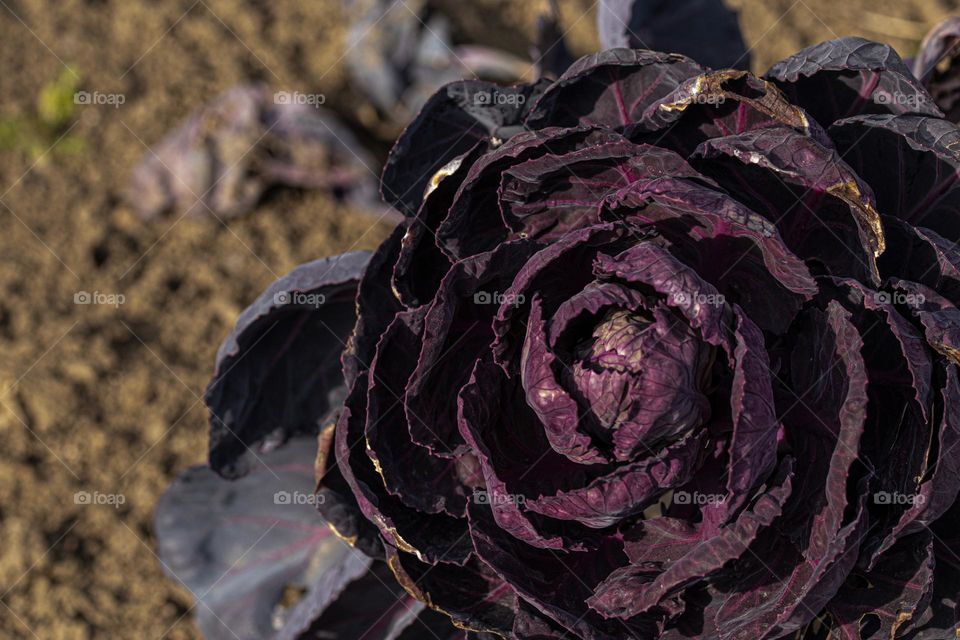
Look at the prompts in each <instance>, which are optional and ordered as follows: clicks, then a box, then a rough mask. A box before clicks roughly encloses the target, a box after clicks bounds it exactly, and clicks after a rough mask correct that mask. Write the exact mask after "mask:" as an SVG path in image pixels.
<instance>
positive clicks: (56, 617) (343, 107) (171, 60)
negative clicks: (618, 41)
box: [0, 0, 958, 640]
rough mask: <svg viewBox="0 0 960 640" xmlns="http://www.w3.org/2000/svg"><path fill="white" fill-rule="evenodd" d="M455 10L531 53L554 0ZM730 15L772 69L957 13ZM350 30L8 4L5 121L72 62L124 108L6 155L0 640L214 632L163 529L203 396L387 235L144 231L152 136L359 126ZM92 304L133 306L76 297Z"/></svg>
mask: <svg viewBox="0 0 960 640" xmlns="http://www.w3.org/2000/svg"><path fill="white" fill-rule="evenodd" d="M444 1H446V2H449V3H452V4H451V6H456V7H457V10H456V11H455V12H454V15H456V16H457V19H458V29H459V30H460V32H461V33H464V34H469V35H470V36H471V37H475V38H476V39H477V40H479V41H481V42H485V43H489V44H499V45H502V46H505V47H507V48H509V49H511V50H513V51H515V52H518V53H526V50H527V47H526V44H525V43H526V42H527V40H528V38H529V37H530V35H531V34H532V31H533V27H534V24H535V17H536V13H537V11H538V10H539V5H538V3H536V2H528V1H527V0H475V1H474V2H471V3H463V2H461V1H460V0H457V1H456V2H454V0H444ZM730 3H731V4H732V5H734V6H736V7H737V8H739V9H740V10H741V21H742V24H743V27H744V34H745V39H746V41H747V43H748V45H750V46H751V47H752V49H753V54H754V63H755V64H754V66H755V68H756V69H757V70H762V69H765V68H766V67H767V66H769V64H770V63H772V62H774V61H776V60H778V59H780V58H782V57H784V56H786V55H789V54H790V53H792V52H794V51H795V50H797V49H799V48H801V47H803V46H806V45H809V44H812V43H814V42H818V41H820V40H825V39H829V38H834V37H838V36H840V35H862V36H864V37H868V38H873V39H878V40H884V41H887V42H890V43H891V44H893V45H895V46H896V47H897V48H898V50H900V51H901V53H903V54H905V55H910V54H912V53H913V51H914V50H915V48H916V45H917V43H918V42H919V39H920V38H921V37H922V36H923V34H924V33H925V32H926V30H927V29H928V28H929V27H930V26H932V25H933V24H934V23H935V22H936V21H937V20H939V19H940V18H942V17H943V16H945V15H947V14H948V13H950V12H952V11H956V10H957V9H958V7H957V4H958V3H957V2H947V1H945V0H926V1H924V0H847V1H846V2H836V1H835V0H730ZM561 5H562V14H563V19H564V23H565V26H566V27H568V28H570V30H571V31H570V36H571V38H572V43H573V46H574V48H575V49H576V50H577V52H578V53H584V52H587V51H590V50H592V49H593V48H595V47H596V38H595V36H594V34H593V24H594V18H593V13H592V12H591V11H588V9H590V7H591V2H588V1H587V0H563V1H562V2H561ZM585 11H586V13H584V12H585ZM491 16H497V17H498V18H497V20H496V23H495V24H494V23H493V22H491ZM347 17H348V16H347V15H346V14H345V12H344V8H343V4H342V1H341V0H310V1H306V0H303V1H297V0H258V1H255V0H243V1H242V2H237V1H231V0H177V1H169V2H163V3H156V2H147V1H145V0H3V1H2V2H0V69H2V70H3V71H2V73H0V95H2V96H3V100H2V101H0V125H2V123H4V122H8V123H9V122H16V123H20V124H18V125H17V126H18V127H22V128H23V129H24V130H27V129H29V124H23V123H29V122H30V120H31V118H33V117H34V115H35V114H36V112H37V106H36V105H37V100H38V96H39V95H40V94H41V93H42V91H43V89H44V87H46V86H48V85H49V84H50V83H51V82H53V81H54V80H55V79H56V78H57V77H58V76H60V75H61V74H62V73H63V72H64V71H63V70H64V65H69V66H70V67H71V68H72V69H73V70H74V71H75V72H76V73H77V74H78V76H79V77H80V80H79V88H81V89H83V90H86V91H89V92H94V91H99V92H101V93H104V94H112V93H118V94H123V95H124V97H125V102H124V104H122V105H120V106H119V107H116V108H114V107H113V106H111V105H96V104H91V105H82V106H81V107H79V108H78V109H77V111H76V113H75V114H74V116H73V118H72V120H71V121H70V124H69V125H68V126H69V131H68V133H67V134H66V136H65V138H64V139H63V141H62V143H61V144H60V145H58V146H57V148H55V149H54V150H51V151H45V150H46V149H47V148H48V147H49V146H50V144H51V143H52V142H53V141H54V139H55V136H54V137H53V138H50V137H47V138H44V137H43V135H40V136H39V137H37V138H35V139H33V140H32V141H28V142H23V143H22V144H16V145H13V146H12V148H11V147H8V148H6V149H4V150H0V225H2V226H0V229H2V231H0V354H2V357H0V442H2V443H3V444H2V447H0V541H2V552H0V605H2V606H0V637H5V638H42V639H43V640H47V639H61V638H62V639H71V640H72V639H86V638H162V637H166V638H177V639H187V638H197V637H198V635H197V633H196V631H195V629H194V627H193V626H192V623H191V620H190V615H189V609H190V607H191V598H190V596H189V594H188V593H187V592H186V591H184V590H182V589H180V588H179V587H177V586H175V585H174V584H173V583H172V582H170V581H169V580H168V579H166V578H165V576H164V575H163V573H162V571H161V569H160V566H159V563H158V561H157V559H156V557H155V556H154V555H153V538H152V535H153V534H152V530H151V514H152V511H153V508H154V505H155V503H156V500H157V498H158V497H159V495H160V493H161V492H162V491H163V489H164V488H165V487H166V485H167V484H168V483H169V482H170V481H171V479H172V478H173V477H174V476H175V475H176V474H177V473H178V472H179V471H181V470H182V469H184V468H186V467H188V466H190V465H194V464H198V463H202V462H203V460H204V454H205V446H206V445H205V437H206V430H205V423H206V412H205V410H204V409H203V405H202V403H201V402H200V396H201V395H202V392H203V388H204V385H205V384H206V382H207V380H208V378H209V377H210V375H211V369H212V364H213V359H214V354H215V352H216V349H217V346H218V345H219V343H220V341H221V339H222V338H223V337H224V336H225V334H226V333H227V332H228V331H229V329H230V327H231V326H232V324H233V322H234V320H235V319H236V317H237V315H238V314H239V313H240V311H241V310H242V309H243V308H244V306H246V305H247V304H249V303H250V302H251V301H252V300H253V299H254V298H255V296H256V295H257V294H258V293H259V292H260V291H261V290H262V289H263V288H264V287H266V285H267V284H269V282H270V281H272V280H273V279H275V278H276V277H278V276H279V275H282V274H283V273H285V272H286V271H288V270H290V269H291V268H293V267H294V266H295V265H297V264H299V263H301V262H305V261H307V260H311V259H314V258H317V257H321V256H324V255H330V254H335V253H340V252H342V251H346V250H350V249H358V248H373V247H375V246H376V245H377V243H378V242H379V241H380V240H381V239H382V238H383V237H385V234H386V233H387V232H388V231H389V229H388V227H387V225H386V224H384V223H380V222H377V221H376V220H375V219H374V218H372V217H370V216H369V215H366V214H363V213H361V212H358V211H352V210H350V209H347V208H344V207H341V206H338V205H336V204H334V203H333V202H331V201H330V200H329V199H328V198H327V197H326V196H325V195H324V194H322V193H319V192H309V191H293V190H276V191H273V192H271V193H269V194H268V195H267V197H266V198H265V199H264V201H263V202H262V203H261V204H260V205H259V206H258V207H257V208H256V209H255V210H254V211H252V212H250V213H249V214H246V215H243V216H240V217H238V218H235V219H232V220H229V221H225V222H220V221H218V220H216V219H214V218H211V217H187V218H180V217H178V215H177V214H173V215H168V216H166V217H163V218H159V219H156V220H151V221H150V222H144V221H143V220H141V219H140V218H138V217H137V215H136V214H135V213H134V212H133V209H132V208H131V207H130V206H129V205H128V204H127V203H126V202H125V201H124V198H123V193H124V189H125V185H126V181H127V178H128V176H129V171H130V168H131V167H132V166H133V165H134V164H135V163H136V161H137V160H138V159H139V158H140V157H141V156H142V155H143V154H144V153H145V152H146V150H147V148H148V145H154V144H156V143H157V142H158V141H159V140H160V139H161V138H162V137H163V135H164V134H165V133H166V132H167V131H169V130H170V129H171V128H172V127H174V126H175V125H176V124H177V123H179V122H180V121H181V120H182V119H183V118H184V117H185V116H186V115H187V114H188V113H189V112H190V111H192V110H193V109H195V108H196V107H198V106H200V105H202V104H204V103H206V102H208V101H209V100H211V99H212V98H214V97H215V96H216V95H218V94H219V93H221V92H222V91H224V90H226V89H228V88H230V87H232V86H234V85H236V84H238V83H242V82H247V81H250V80H261V81H263V82H266V83H269V84H270V85H272V86H274V87H277V88H278V89H279V88H289V89H290V90H293V89H299V90H306V89H314V90H319V91H322V92H323V93H324V94H325V95H326V96H327V97H328V106H331V107H332V108H334V109H335V110H338V111H340V112H342V113H344V114H346V115H345V117H347V118H348V119H350V118H351V117H352V116H351V114H352V113H353V112H354V111H356V110H355V109H354V105H355V103H356V96H355V95H354V94H352V92H351V91H350V87H349V84H348V80H347V78H346V75H345V70H344V68H343V65H342V59H341V57H342V53H343V46H344V45H343V40H344V32H345V25H346V20H347ZM25 139H26V138H25ZM377 151H378V153H379V154H380V155H381V157H382V153H383V151H384V150H383V149H378V150H377ZM81 292H87V293H89V294H91V297H95V298H96V300H97V301H100V302H113V303H116V304H76V303H75V296H76V295H77V294H78V293H81ZM94 294H96V295H94ZM111 296H113V297H111ZM121 296H122V298H121ZM78 492H86V494H89V495H91V496H93V498H92V500H91V501H90V502H91V504H84V503H83V502H84V500H83V497H84V496H85V495H86V494H84V493H78ZM121 501H122V504H110V503H117V502H121Z"/></svg>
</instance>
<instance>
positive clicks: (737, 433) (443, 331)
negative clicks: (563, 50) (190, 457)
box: [171, 3, 960, 640]
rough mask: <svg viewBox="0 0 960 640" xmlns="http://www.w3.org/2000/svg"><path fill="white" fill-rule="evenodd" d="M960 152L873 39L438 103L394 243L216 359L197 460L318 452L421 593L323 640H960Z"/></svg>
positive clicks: (307, 275)
mask: <svg viewBox="0 0 960 640" xmlns="http://www.w3.org/2000/svg"><path fill="white" fill-rule="evenodd" d="M705 4H709V3H705ZM620 23H623V21H622V20H621V21H620ZM620 35H621V36H622V35H623V34H620ZM610 37H611V38H613V39H614V40H615V39H616V37H618V36H617V34H612V35H611V36H610ZM621 44H628V45H631V46H636V43H630V42H626V43H621ZM679 48H680V47H678V49H679ZM736 62H737V61H736V60H731V61H730V64H731V66H737V65H736V64H735V63H736ZM958 149H960V131H958V129H957V127H956V126H955V125H954V124H953V123H952V122H950V121H949V120H947V119H945V117H944V114H943V112H942V111H941V110H940V108H939V107H938V106H937V105H936V104H935V102H934V100H933V99H932V98H931V96H930V94H929V93H928V92H927V90H926V89H925V88H924V85H923V82H922V81H921V80H920V79H918V77H917V76H915V75H914V73H913V72H912V71H911V70H910V69H909V68H908V67H907V65H905V64H904V62H903V61H902V60H901V59H900V57H899V56H898V55H897V54H896V52H895V51H893V50H892V49H891V48H890V47H888V46H886V45H882V44H879V43H875V42H870V41H866V40H863V39H859V38H844V39H839V40H834V41H830V42H825V43H823V44H820V45H816V46H813V47H810V48H808V49H805V50H803V51H801V52H799V53H797V54H796V55H794V56H791V57H790V58H788V59H786V60H783V61H782V62H779V63H777V64H775V65H774V66H773V67H771V68H770V70H769V71H767V73H765V74H763V75H762V76H757V75H753V74H751V73H750V72H748V71H744V70H739V69H736V68H719V69H713V68H708V67H705V66H702V65H701V64H698V62H696V61H695V60H694V59H692V58H690V57H687V56H685V55H681V54H677V53H659V52H655V51H651V50H649V49H638V48H628V47H615V48H609V49H606V50H604V51H602V52H600V53H596V54H593V55H588V56H586V57H583V58H581V59H580V60H578V61H576V62H575V63H574V64H572V66H570V67H569V68H568V69H567V70H566V71H565V72H564V73H563V74H562V75H560V76H559V77H558V78H557V79H556V80H541V81H539V82H536V83H531V84H525V85H518V86H511V87H504V86H499V85H496V84H492V83H487V82H482V81H469V80H468V81H458V82H454V83H452V84H448V85H446V86H445V87H443V88H442V89H440V90H439V91H438V92H437V93H436V94H435V95H433V97H432V98H430V99H429V100H428V101H427V103H426V104H425V106H424V108H423V111H422V112H421V113H420V115H419V116H418V117H417V118H416V120H414V122H412V123H411V124H410V125H409V126H408V127H407V129H406V130H405V131H404V133H403V134H402V135H401V137H400V138H399V140H398V141H397V143H396V145H395V146H394V148H393V151H392V153H391V155H390V157H389V160H388V162H387V166H386V168H385V171H384V174H383V178H382V184H381V188H382V194H383V196H384V199H385V200H386V201H387V202H388V203H390V204H391V205H393V206H394V207H395V208H396V209H397V210H399V211H400V212H402V213H403V214H404V215H405V218H404V220H403V222H401V223H400V224H399V225H398V226H397V228H396V229H395V231H394V232H393V234H392V235H391V236H390V238H389V239H388V240H386V241H385V242H384V243H383V244H382V245H381V246H380V248H379V249H377V250H376V251H375V252H374V253H373V254H372V255H367V254H358V253H353V254H348V255H344V256H340V257H338V258H331V259H326V260H321V261H317V262H314V263H310V264H308V265H304V266H303V267H300V268H298V269H296V270H295V271H293V272H292V273H291V274H289V275H288V276H286V277H284V278H282V279H281V280H280V281H278V282H277V283H275V284H274V285H272V286H271V287H270V289H268V290H267V291H266V292H265V293H264V294H263V295H262V296H261V297H260V299H258V300H257V301H256V302H255V303H254V304H253V306H251V307H250V309H248V310H247V311H246V312H244V314H243V315H242V316H241V318H240V320H239V322H238V325H237V328H236V330H235V332H234V333H233V334H232V335H231V336H230V337H229V338H228V339H227V341H226V342H225V344H224V345H223V347H222V348H221V351H220V354H219V356H218V362H217V372H216V376H215V378H214V381H213V382H212V383H211V385H210V387H209V389H208V391H207V396H206V400H207V404H208V406H209V408H210V410H211V415H212V420H211V425H212V426H211V440H210V466H211V467H212V469H213V470H214V471H216V472H217V473H219V474H220V475H221V476H224V477H226V478H238V477H242V476H245V475H246V474H247V473H248V472H249V471H251V470H252V469H255V468H259V466H260V464H261V462H262V461H261V460H260V456H261V455H265V454H264V452H267V451H276V450H282V449H284V448H285V447H291V446H296V447H300V448H301V449H302V448H303V444H302V439H301V438H299V437H297V438H295V436H303V435H304V434H307V435H316V436H317V442H318V443H319V444H318V446H317V452H316V461H315V466H316V480H317V482H318V488H317V492H316V493H315V494H313V493H311V495H313V496H314V498H315V502H316V506H317V507H318V509H319V511H320V513H321V514H322V517H323V518H324V519H325V521H326V523H327V525H328V526H329V527H330V529H331V530H332V531H334V532H336V533H337V535H339V536H340V537H341V538H342V539H344V540H346V541H348V542H349V544H350V545H351V546H352V547H353V552H354V553H355V554H362V555H363V557H364V558H372V559H373V560H371V561H370V562H371V566H373V567H381V568H382V567H383V566H386V567H387V568H388V569H389V575H388V578H389V580H388V581H385V582H389V583H390V584H389V585H388V584H384V585H383V587H384V588H389V587H390V586H391V585H393V586H395V585H399V586H400V587H402V589H403V592H404V593H405V594H407V595H408V596H410V597H411V598H412V602H414V603H417V604H418V605H420V606H421V608H420V609H418V610H416V611H414V610H413V609H409V610H408V612H409V613H410V615H409V616H407V618H405V619H404V620H405V624H406V625H407V626H404V625H400V624H397V625H395V626H394V627H392V631H391V632H390V633H392V634H393V635H390V634H387V633H384V634H383V635H376V636H375V635H369V636H365V635H336V634H334V637H400V634H409V637H430V635H429V634H427V631H426V630H425V628H424V625H425V624H427V623H426V622H423V623H422V624H420V623H421V622H422V621H421V620H418V618H417V616H420V615H423V614H426V613H430V612H433V613H434V614H437V613H439V614H440V615H441V616H442V619H443V622H444V623H446V624H447V625H448V626H447V627H445V629H446V631H441V632H437V631H436V629H437V628H443V627H442V625H441V624H440V623H439V622H438V621H437V620H430V624H431V625H434V626H433V627H431V632H430V633H431V634H433V635H435V636H436V637H441V635H439V634H440V633H446V634H447V635H446V636H445V637H451V638H452V637H461V638H462V637H473V638H480V637H482V638H488V637H490V638H493V637H502V638H516V639H520V640H534V639H554V640H559V639H561V638H579V639H581V640H607V639H614V638H643V639H647V638H650V639H669V640H674V639H681V638H705V639H706V638H709V639H716V638H719V639H722V640H740V639H749V640H766V639H770V640H773V639H787V638H790V639H794V638H801V639H802V638H826V637H830V638H843V639H848V640H855V639H867V638H871V639H872V638H916V639H921V638H927V639H934V638H936V639H938V640H939V639H943V638H948V637H954V636H956V635H957V634H958V633H960V627H958V613H957V611H958V604H960V603H958V601H957V596H958V590H960V558H958V555H957V553H958V552H957V548H958V545H957V543H958V542H960V540H958V536H960V504H958V502H957V495H958V492H960V449H958V448H957V445H958V442H960V381H958V368H957V367H958V364H960V310H958V308H957V304H958V303H960V252H958V249H957V246H956V243H957V241H958V240H960V214H958V212H960V181H958V175H960V173H958V172H960V157H958ZM298 443H299V444H298ZM309 455H310V456H312V455H313V447H312V446H311V447H310V452H309ZM237 499H238V500H239V501H241V504H242V501H244V500H245V498H244V497H243V495H240V496H238V498H237ZM250 508H253V505H252V504H251V505H250ZM171 535H172V534H171ZM346 557H353V556H351V555H349V554H348V555H347V556H346ZM364 566H366V565H364ZM354 573H355V574H356V575H362V572H354ZM327 575H328V574H327ZM352 575H353V574H352ZM351 579H353V580H356V579H359V578H356V577H353V578H350V579H347V578H344V580H343V584H344V585H346V584H349V583H350V580H351ZM338 588H339V589H340V590H343V589H346V588H347V587H338ZM309 593H313V591H310V592H309ZM336 593H339V591H337V590H327V591H324V592H323V593H322V594H321V595H318V596H317V597H316V600H315V601H313V604H314V605H315V606H314V609H313V610H314V612H315V613H316V614H317V615H318V616H319V615H320V614H321V613H322V612H323V611H328V612H329V611H336V607H337V606H338V605H337V599H336ZM402 597H403V596H401V598H402ZM371 602H373V601H372V600H371ZM297 606H301V605H297ZM371 606H373V605H371ZM323 615H328V614H323ZM281 617H282V616H281ZM375 617H376V615H375V616H374V618H375ZM390 619H391V620H392V618H390ZM226 624H227V625H228V626H229V621H226ZM280 626H282V625H280ZM301 627H302V629H305V628H306V626H305V625H301ZM302 629H301V628H298V630H297V632H298V633H299V632H300V631H301V630H302ZM351 633H354V632H351ZM283 637H330V636H319V635H318V636H309V635H302V636H297V635H296V633H294V634H292V635H289V636H283ZM404 637H408V636H404Z"/></svg>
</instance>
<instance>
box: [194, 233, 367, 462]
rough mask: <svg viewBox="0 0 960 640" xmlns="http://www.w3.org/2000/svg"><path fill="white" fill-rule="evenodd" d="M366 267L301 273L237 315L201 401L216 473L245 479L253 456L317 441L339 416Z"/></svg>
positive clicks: (358, 263) (357, 258)
mask: <svg viewBox="0 0 960 640" xmlns="http://www.w3.org/2000/svg"><path fill="white" fill-rule="evenodd" d="M369 260H370V254H369V253H368V252H365V251H358V252H353V253H345V254H343V255H341V256H336V257H333V258H326V259H323V260H316V261H314V262H310V263H308V264H305V265H301V266H299V267H297V268H296V269H294V270H293V271H291V272H290V273H288V274H287V275H285V276H284V277H282V278H280V279H279V280H277V281H276V282H274V283H273V284H271V285H270V286H269V287H268V288H267V290H266V291H264V292H263V293H262V294H261V295H260V297H258V298H257V300H256V301H255V302H254V303H253V304H252V305H250V307H248V308H247V309H246V310H244V312H243V313H242V314H241V315H240V318H239V319H238V320H237V324H236V327H235V328H234V330H233V332H232V333H231V334H230V335H229V336H227V338H226V340H224V342H223V344H222V345H221V346H220V350H219V351H218V352H217V365H216V370H215V373H214V378H213V380H212V381H211V382H210V384H209V386H208V387H207V390H206V394H205V396H204V401H205V402H206V405H207V408H208V409H209V410H210V466H211V467H212V468H213V469H214V470H215V471H216V472H217V473H219V474H220V475H222V476H224V477H226V478H236V477H239V476H242V475H243V474H244V473H246V471H247V468H248V467H249V465H250V464H251V459H252V458H255V457H256V455H257V454H256V452H255V451H256V450H258V449H259V450H268V449H270V448H271V447H274V446H276V445H277V444H278V443H282V442H283V441H284V440H286V439H287V438H288V437H290V436H291V435H295V434H298V433H311V434H314V433H316V432H317V431H318V429H319V428H320V427H321V426H322V424H323V423H324V422H326V421H328V420H330V419H331V416H332V415H333V413H334V412H335V411H336V410H337V409H339V407H340V403H341V402H342V401H343V397H344V395H345V393H346V389H345V388H344V385H343V376H342V374H341V372H340V354H341V353H342V352H343V349H344V346H345V344H346V341H347V338H348V336H349V334H350V330H351V329H352V328H353V324H354V321H355V318H356V315H355V310H354V309H355V306H354V298H355V297H356V292H357V282H358V281H359V279H360V277H361V276H362V274H363V271H364V269H365V268H366V265H367V262H368V261H369Z"/></svg>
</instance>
